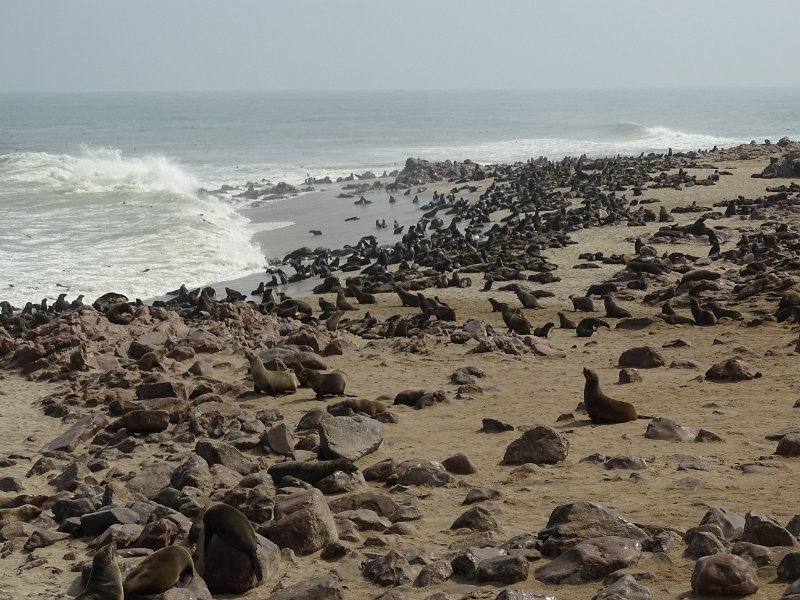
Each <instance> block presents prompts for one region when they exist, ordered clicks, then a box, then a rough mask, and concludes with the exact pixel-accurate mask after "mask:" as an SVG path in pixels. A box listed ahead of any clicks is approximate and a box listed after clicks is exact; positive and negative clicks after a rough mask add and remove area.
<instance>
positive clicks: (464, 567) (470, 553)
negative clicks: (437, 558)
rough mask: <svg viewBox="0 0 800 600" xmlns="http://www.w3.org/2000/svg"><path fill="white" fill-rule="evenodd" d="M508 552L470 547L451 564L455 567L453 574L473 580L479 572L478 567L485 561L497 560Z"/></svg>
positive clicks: (491, 548) (490, 548)
mask: <svg viewBox="0 0 800 600" xmlns="http://www.w3.org/2000/svg"><path fill="white" fill-rule="evenodd" d="M507 554H508V552H507V551H506V550H501V549H499V548H493V547H487V548H478V547H474V546H473V547H469V548H467V549H466V550H464V551H463V552H461V553H460V554H457V555H456V556H455V557H454V558H453V560H451V561H450V564H451V565H452V567H453V573H454V574H456V575H460V576H461V577H463V578H464V579H469V580H473V579H475V575H476V573H477V572H478V567H479V566H480V564H481V563H482V562H483V561H484V560H488V559H490V558H496V557H498V556H505V555H507Z"/></svg>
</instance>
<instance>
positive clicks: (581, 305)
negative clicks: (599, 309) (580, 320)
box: [569, 294, 594, 312]
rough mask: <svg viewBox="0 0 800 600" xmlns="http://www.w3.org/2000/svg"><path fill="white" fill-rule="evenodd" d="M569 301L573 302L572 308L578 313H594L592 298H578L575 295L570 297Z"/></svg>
mask: <svg viewBox="0 0 800 600" xmlns="http://www.w3.org/2000/svg"><path fill="white" fill-rule="evenodd" d="M569 299H570V300H572V307H573V308H574V309H575V311H576V312H577V311H582V312H594V303H593V302H592V299H591V298H587V297H586V296H576V295H574V294H573V295H571V296H570V297H569Z"/></svg>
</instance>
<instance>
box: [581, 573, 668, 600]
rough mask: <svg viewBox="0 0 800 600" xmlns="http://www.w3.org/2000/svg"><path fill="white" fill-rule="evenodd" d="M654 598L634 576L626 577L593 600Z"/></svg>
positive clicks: (602, 591)
mask: <svg viewBox="0 0 800 600" xmlns="http://www.w3.org/2000/svg"><path fill="white" fill-rule="evenodd" d="M652 597H653V595H652V594H651V593H650V590H648V589H647V588H646V587H644V586H642V585H639V583H637V581H636V579H635V578H634V577H633V575H625V576H624V577H621V578H620V579H618V580H617V581H615V582H614V583H612V584H611V585H608V586H606V587H604V588H603V589H602V590H600V592H599V593H598V594H596V595H595V596H594V597H593V598H592V600H650V599H651V598H652Z"/></svg>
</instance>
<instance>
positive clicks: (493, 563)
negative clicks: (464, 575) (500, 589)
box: [475, 554, 529, 585]
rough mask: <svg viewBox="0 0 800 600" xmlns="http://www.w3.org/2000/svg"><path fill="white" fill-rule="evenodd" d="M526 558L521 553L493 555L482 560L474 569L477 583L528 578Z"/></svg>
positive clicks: (517, 580) (503, 581)
mask: <svg viewBox="0 0 800 600" xmlns="http://www.w3.org/2000/svg"><path fill="white" fill-rule="evenodd" d="M528 569H529V564H528V560H527V559H526V558H525V557H524V556H522V555H521V554H513V555H503V556H495V557H492V558H487V559H485V560H482V561H481V562H480V564H479V565H478V569H477V570H476V571H475V580H476V581H478V582H479V583H483V582H486V581H499V582H500V583H502V584H504V585H510V584H512V583H518V582H520V581H525V580H526V579H527V578H528Z"/></svg>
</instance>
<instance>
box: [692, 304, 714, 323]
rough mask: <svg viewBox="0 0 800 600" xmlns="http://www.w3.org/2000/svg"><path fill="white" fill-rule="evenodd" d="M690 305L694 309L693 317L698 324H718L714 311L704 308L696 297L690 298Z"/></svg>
mask: <svg viewBox="0 0 800 600" xmlns="http://www.w3.org/2000/svg"><path fill="white" fill-rule="evenodd" d="M689 306H690V307H691V309H692V318H693V319H694V322H695V323H697V324H698V325H716V324H717V317H715V316H714V313H712V312H711V311H710V310H705V309H704V308H702V307H701V306H700V303H699V302H698V301H697V299H696V298H689Z"/></svg>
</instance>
